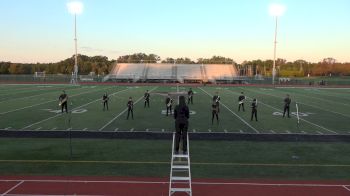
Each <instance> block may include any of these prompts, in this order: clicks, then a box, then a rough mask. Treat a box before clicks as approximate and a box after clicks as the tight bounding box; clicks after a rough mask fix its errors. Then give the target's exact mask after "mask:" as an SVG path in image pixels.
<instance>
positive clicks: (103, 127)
mask: <svg viewBox="0 0 350 196" xmlns="http://www.w3.org/2000/svg"><path fill="white" fill-rule="evenodd" d="M157 88H158V87H154V88H153V89H152V90H150V91H149V92H152V91H154V90H155V89H157ZM142 98H143V95H142V96H141V97H140V98H139V99H138V100H137V101H136V102H135V103H134V105H136V104H137V103H138V102H139V101H141V100H142ZM126 111H128V108H125V109H124V110H123V111H121V112H120V113H119V114H118V115H117V116H115V117H114V118H112V119H111V120H110V121H109V122H107V123H106V124H105V125H103V126H102V127H101V128H100V129H99V131H102V130H103V129H105V128H106V127H107V126H108V125H110V124H111V123H112V122H114V121H115V120H116V119H117V118H119V117H120V116H121V115H123V114H124V113H125V112H126Z"/></svg>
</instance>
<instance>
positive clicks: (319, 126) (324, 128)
mask: <svg viewBox="0 0 350 196" xmlns="http://www.w3.org/2000/svg"><path fill="white" fill-rule="evenodd" d="M250 91H252V90H250ZM230 92H232V91H230ZM232 93H234V92H232ZM260 94H264V93H260ZM265 95H268V94H265ZM269 96H272V95H269ZM246 97H247V98H249V99H252V98H250V97H248V96H246ZM260 104H262V105H265V106H267V107H269V108H272V109H274V110H277V111H280V112H283V111H282V110H280V109H278V108H276V107H273V106H271V105H269V104H266V103H264V102H262V101H260ZM291 116H293V117H295V118H297V115H295V114H291ZM300 120H302V121H304V122H307V123H309V124H311V125H314V126H316V127H318V128H321V129H323V130H326V131H328V132H331V133H334V134H338V133H337V132H335V131H332V130H330V129H328V128H326V127H323V126H321V125H318V124H315V123H313V122H310V121H308V120H305V119H303V118H300Z"/></svg>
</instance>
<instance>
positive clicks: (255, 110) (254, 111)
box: [250, 100, 258, 121]
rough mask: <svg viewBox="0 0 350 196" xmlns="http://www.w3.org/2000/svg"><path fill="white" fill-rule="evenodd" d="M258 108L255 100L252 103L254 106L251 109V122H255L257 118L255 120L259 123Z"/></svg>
mask: <svg viewBox="0 0 350 196" xmlns="http://www.w3.org/2000/svg"><path fill="white" fill-rule="evenodd" d="M257 107H258V105H257V103H256V101H255V100H254V101H253V102H252V106H251V108H252V115H251V117H250V121H253V117H254V116H255V120H256V121H258V115H257V114H258V111H257V109H256V108H257Z"/></svg>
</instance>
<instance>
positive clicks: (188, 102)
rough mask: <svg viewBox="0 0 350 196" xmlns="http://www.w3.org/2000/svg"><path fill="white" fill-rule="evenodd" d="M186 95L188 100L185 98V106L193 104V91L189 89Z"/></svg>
mask: <svg viewBox="0 0 350 196" xmlns="http://www.w3.org/2000/svg"><path fill="white" fill-rule="evenodd" d="M187 95H188V98H187V104H190V103H191V104H193V91H192V89H190V90H189V91H188V92H187Z"/></svg>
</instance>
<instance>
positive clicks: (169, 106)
mask: <svg viewBox="0 0 350 196" xmlns="http://www.w3.org/2000/svg"><path fill="white" fill-rule="evenodd" d="M165 105H166V115H167V116H168V113H169V111H170V114H171V113H172V106H173V99H172V98H171V97H170V94H168V97H167V98H166V99H165Z"/></svg>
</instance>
